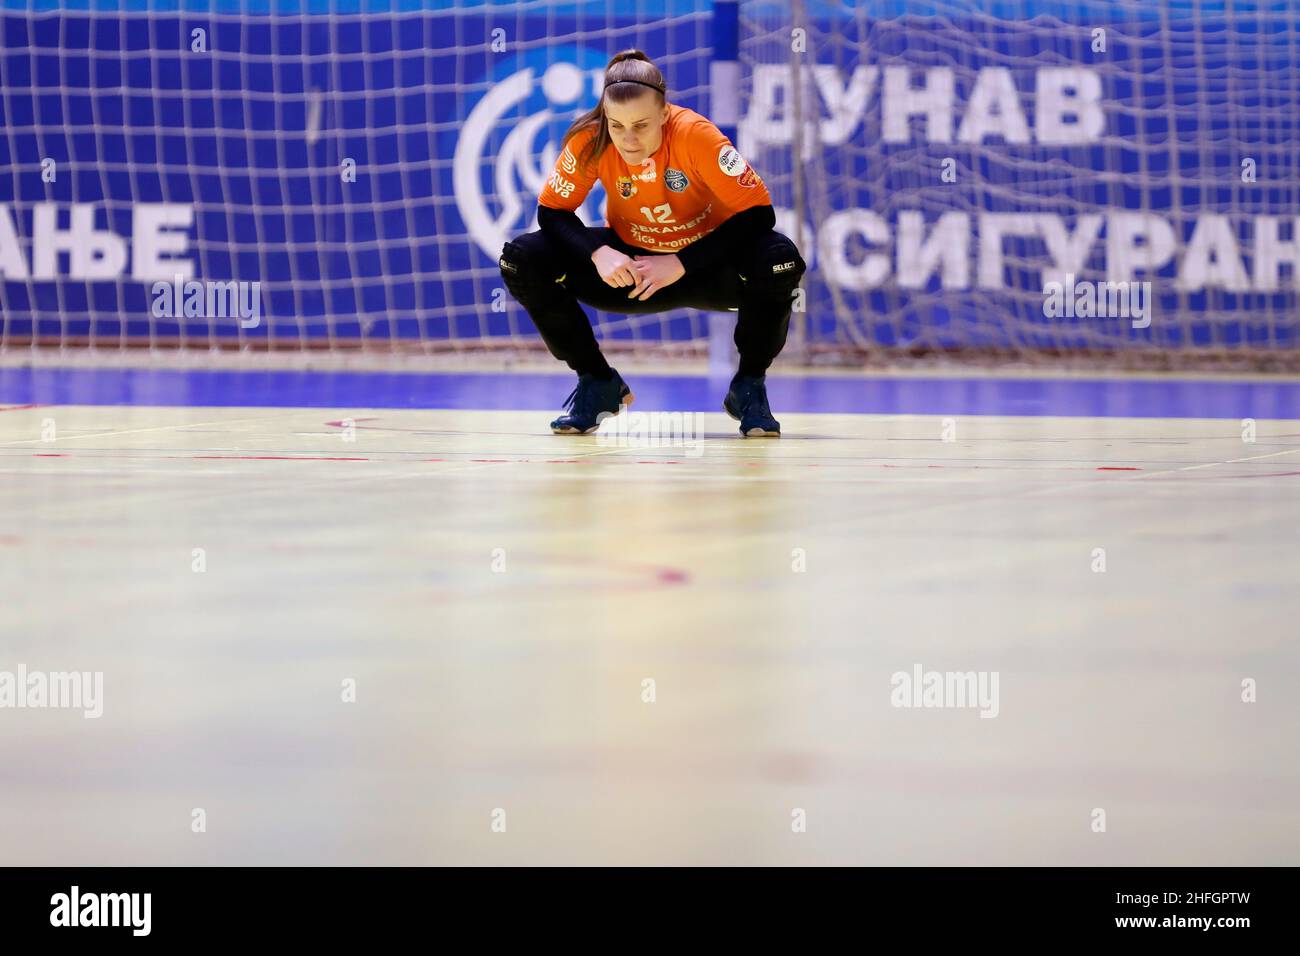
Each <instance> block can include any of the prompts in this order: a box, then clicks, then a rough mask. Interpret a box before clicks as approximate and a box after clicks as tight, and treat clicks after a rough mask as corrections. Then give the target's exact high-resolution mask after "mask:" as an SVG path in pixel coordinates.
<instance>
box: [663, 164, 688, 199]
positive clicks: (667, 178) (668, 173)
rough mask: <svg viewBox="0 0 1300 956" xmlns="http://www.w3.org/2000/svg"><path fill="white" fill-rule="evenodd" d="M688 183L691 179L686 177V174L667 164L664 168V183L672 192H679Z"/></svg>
mask: <svg viewBox="0 0 1300 956" xmlns="http://www.w3.org/2000/svg"><path fill="white" fill-rule="evenodd" d="M690 184H691V181H690V180H689V179H687V178H686V174H685V173H684V172H682V171H681V170H680V169H673V168H672V167H671V166H669V167H668V168H667V169H665V170H664V185H665V186H667V187H668V188H669V189H671V190H672V191H673V192H675V193H679V192H681V191H682V190H683V189H685V188H686V187H687V186H689V185H690Z"/></svg>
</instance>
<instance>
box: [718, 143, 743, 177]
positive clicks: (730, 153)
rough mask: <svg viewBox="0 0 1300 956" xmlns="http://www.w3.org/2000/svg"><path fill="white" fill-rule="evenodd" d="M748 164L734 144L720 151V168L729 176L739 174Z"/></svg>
mask: <svg viewBox="0 0 1300 956" xmlns="http://www.w3.org/2000/svg"><path fill="white" fill-rule="evenodd" d="M747 165H748V164H747V163H746V162H745V161H744V160H743V159H741V158H740V152H739V150H737V149H736V147H734V146H724V147H722V149H720V150H719V151H718V168H719V169H721V170H722V171H723V172H724V173H726V174H727V175H728V176H739V175H740V174H741V173H743V172H744V171H745V167H746V166H747Z"/></svg>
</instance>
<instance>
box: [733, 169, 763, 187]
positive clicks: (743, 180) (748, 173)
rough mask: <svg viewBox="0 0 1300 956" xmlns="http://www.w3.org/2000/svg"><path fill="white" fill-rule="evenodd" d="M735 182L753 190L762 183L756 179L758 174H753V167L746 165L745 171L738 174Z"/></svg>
mask: <svg viewBox="0 0 1300 956" xmlns="http://www.w3.org/2000/svg"><path fill="white" fill-rule="evenodd" d="M736 182H738V183H740V185H742V186H744V187H745V188H746V189H753V188H754V187H755V186H757V185H758V184H759V183H760V182H762V180H760V179H759V178H758V173H756V172H754V167H753V166H750V165H748V164H746V165H745V171H744V172H743V173H741V174H740V178H739V179H737V180H736Z"/></svg>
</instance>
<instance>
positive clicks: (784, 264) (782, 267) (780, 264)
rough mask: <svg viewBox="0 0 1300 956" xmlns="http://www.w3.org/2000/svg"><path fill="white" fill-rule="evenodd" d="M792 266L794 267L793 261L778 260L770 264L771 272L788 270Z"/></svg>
mask: <svg viewBox="0 0 1300 956" xmlns="http://www.w3.org/2000/svg"><path fill="white" fill-rule="evenodd" d="M793 268H794V263H793V262H778V263H777V264H776V265H774V266H772V271H773V272H789V271H790V270H791V269H793Z"/></svg>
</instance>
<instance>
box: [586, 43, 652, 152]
mask: <svg viewBox="0 0 1300 956" xmlns="http://www.w3.org/2000/svg"><path fill="white" fill-rule="evenodd" d="M629 80H632V81H635V82H627V81H629ZM646 83H648V84H650V86H653V87H654V88H655V104H656V105H657V106H663V105H664V102H665V96H664V93H665V92H666V91H667V89H668V84H667V83H665V82H664V75H663V74H662V73H660V72H659V67H657V66H655V65H654V64H653V63H651V62H650V57H648V56H646V55H645V54H644V53H642V52H641V51H640V50H624V51H623V52H622V53H617V54H615V55H614V59H612V60H610V61H609V64H608V65H607V66H606V67H605V89H604V91H603V92H602V94H601V97H600V102H598V103H597V104H596V106H595V107H594V108H593V109H591V110H590V111H588V112H586V113H584V114H582V115H581V116H579V117H578V118H577V119H576V120H574V121H573V125H572V126H570V127H569V129H568V132H566V133H565V134H564V139H563V140H561V141H560V147H561V148H563V147H564V144H565V143H567V142H568V141H569V139H570V138H572V137H573V136H575V135H576V134H578V133H581V132H582V131H583V130H586V129H593V128H594V129H595V131H596V135H595V136H593V137H592V138H591V142H589V143H588V144H587V145H586V147H584V148H583V150H582V155H581V156H579V157H578V165H579V166H581V167H583V168H585V167H586V166H587V164H588V163H589V162H593V161H597V160H599V159H600V157H601V156H602V155H603V154H604V152H605V147H607V146H609V144H610V142H611V140H610V137H609V126H608V125H607V124H606V122H605V97H606V96H608V97H609V98H610V100H612V101H613V102H615V103H626V102H627V101H628V100H634V99H636V98H637V97H638V96H641V95H642V94H643V93H645V91H646V87H645V86H643V85H642V84H646Z"/></svg>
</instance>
